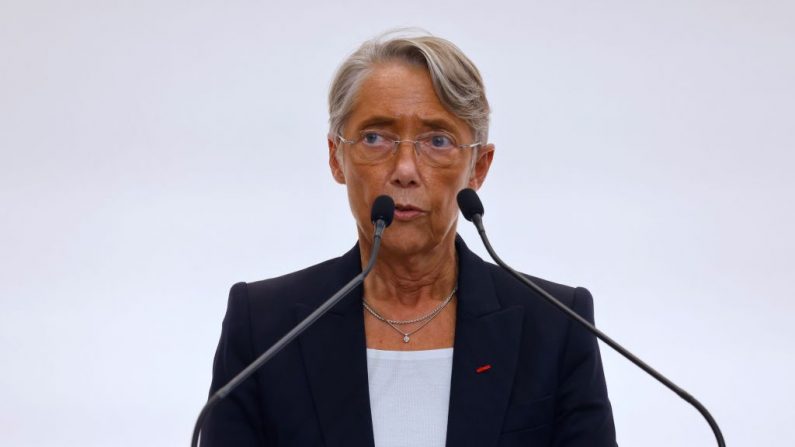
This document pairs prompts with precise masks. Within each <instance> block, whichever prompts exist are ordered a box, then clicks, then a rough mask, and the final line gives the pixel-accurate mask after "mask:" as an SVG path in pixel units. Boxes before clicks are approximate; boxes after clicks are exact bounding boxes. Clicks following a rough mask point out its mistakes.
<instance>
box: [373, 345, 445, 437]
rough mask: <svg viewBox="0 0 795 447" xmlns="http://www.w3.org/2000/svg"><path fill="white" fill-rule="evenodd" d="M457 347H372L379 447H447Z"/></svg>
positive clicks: (376, 427) (374, 425) (374, 426)
mask: <svg viewBox="0 0 795 447" xmlns="http://www.w3.org/2000/svg"><path fill="white" fill-rule="evenodd" d="M452 371H453V348H446V349H431V350H427V351H379V350H377V349H368V350H367V374H368V378H369V385H370V411H371V412H372V416H373V434H374V437H375V446H376V447H405V446H422V447H444V445H445V441H446V439H447V410H448V408H449V405H450V377H451V374H452Z"/></svg>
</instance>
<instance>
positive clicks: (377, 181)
mask: <svg viewBox="0 0 795 447" xmlns="http://www.w3.org/2000/svg"><path fill="white" fill-rule="evenodd" d="M363 131H377V132H382V133H388V134H391V135H394V136H395V137H397V138H399V139H400V140H414V139H415V137H416V136H417V135H421V134H426V133H428V132H431V131H444V132H447V133H449V134H450V135H452V136H453V137H454V138H455V140H456V141H457V143H458V144H471V143H475V141H474V136H473V134H472V131H471V130H470V128H469V126H468V125H467V124H466V122H464V121H462V120H461V119H460V118H458V117H456V116H455V115H453V114H452V113H450V112H449V111H447V110H446V109H445V108H444V106H443V105H442V104H441V102H440V101H439V98H437V96H436V93H435V92H434V90H433V85H432V83H431V78H430V75H429V74H428V71H427V70H426V69H425V68H424V67H418V66H412V65H409V64H405V63H399V62H395V63H386V64H382V65H378V66H376V67H375V68H374V69H373V70H372V72H371V73H370V74H369V75H368V76H367V78H366V79H365V80H364V82H363V83H362V85H361V87H360V89H359V92H358V95H357V98H356V101H355V103H354V106H353V109H352V113H351V115H350V117H349V118H348V120H347V122H346V123H345V127H344V128H343V131H342V136H343V137H345V138H346V139H348V140H358V139H359V138H360V135H361V133H362V132H363ZM332 137H333V136H332ZM339 144H340V143H339V140H334V139H333V138H330V139H329V164H330V166H331V171H332V174H333V175H334V178H335V179H336V180H337V181H338V182H339V183H342V184H345V185H346V186H347V189H348V201H349V202H350V206H351V210H352V211H353V215H354V218H355V219H356V222H357V226H358V231H359V235H360V237H364V238H365V239H366V240H369V239H370V238H372V233H373V225H372V223H371V222H370V207H371V206H372V203H373V200H375V198H376V197H378V196H379V195H381V194H387V195H389V196H391V197H392V198H393V199H394V200H395V206H396V209H395V218H394V220H393V222H392V225H391V226H390V227H389V229H388V230H387V231H386V232H385V233H384V239H383V247H384V250H389V251H390V252H393V253H398V254H417V253H422V252H425V251H428V250H432V249H433V248H434V247H437V246H439V245H440V244H444V243H448V242H451V241H452V240H453V239H454V238H455V231H456V221H457V218H458V205H457V203H456V195H457V194H458V191H460V190H461V189H463V188H466V187H470V188H473V189H478V188H479V187H480V185H481V183H482V182H483V180H484V179H485V177H486V174H487V172H488V170H489V166H490V165H491V160H492V157H493V155H494V148H493V146H491V145H484V146H480V149H479V150H478V151H477V152H475V150H474V149H460V151H461V152H460V155H459V156H458V157H457V158H456V159H455V161H454V162H453V164H452V165H450V166H444V167H439V166H432V165H430V164H428V163H427V161H426V158H425V157H423V156H422V155H420V154H417V153H416V152H415V148H414V145H413V144H412V143H410V142H406V143H401V144H400V145H399V146H398V148H397V150H396V151H395V153H394V154H393V155H392V156H391V157H388V158H386V159H385V160H383V161H380V162H377V163H372V162H368V163H364V162H362V161H360V160H358V159H357V157H355V156H352V155H351V151H352V150H354V148H353V146H352V145H351V144H344V145H342V146H341V147H338V145H339ZM338 149H339V150H340V151H341V153H340V154H339V155H340V157H337V154H336V151H337V150H338ZM472 157H476V158H477V159H476V160H474V162H473V159H472Z"/></svg>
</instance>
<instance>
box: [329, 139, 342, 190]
mask: <svg viewBox="0 0 795 447" xmlns="http://www.w3.org/2000/svg"><path fill="white" fill-rule="evenodd" d="M328 165H329V167H330V168H331V175H332V177H334V180H336V181H337V183H339V184H340V185H344V184H345V173H344V171H343V169H342V151H341V148H340V147H339V146H337V143H336V140H335V139H333V138H331V136H330V135H329V137H328Z"/></svg>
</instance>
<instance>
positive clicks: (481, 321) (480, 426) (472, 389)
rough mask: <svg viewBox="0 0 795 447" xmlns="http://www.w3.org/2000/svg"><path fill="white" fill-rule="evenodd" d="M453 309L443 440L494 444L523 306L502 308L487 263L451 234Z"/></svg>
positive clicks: (508, 391)
mask: <svg viewBox="0 0 795 447" xmlns="http://www.w3.org/2000/svg"><path fill="white" fill-rule="evenodd" d="M456 246H457V248H458V257H459V274H458V278H459V280H458V282H459V287H458V311H457V316H456V331H455V349H454V351H453V373H452V378H451V384H450V409H449V413H448V423H447V445H448V446H460V445H479V446H491V445H496V444H497V441H498V439H499V436H500V431H501V428H502V422H503V418H504V416H505V412H506V410H507V407H508V401H509V398H510V394H511V388H512V386H513V381H514V373H515V371H516V363H517V356H518V352H519V340H520V339H521V332H522V318H523V311H522V309H521V308H520V307H509V308H502V307H501V306H500V303H499V301H498V300H497V295H496V292H495V290H494V284H493V282H492V277H491V273H490V272H489V268H488V265H487V264H486V263H484V262H483V261H482V260H481V259H480V258H478V257H477V256H475V255H474V254H473V253H472V252H470V251H469V249H467V247H466V245H465V244H464V242H463V241H462V240H461V239H460V237H459V238H457V239H456Z"/></svg>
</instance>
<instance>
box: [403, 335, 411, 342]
mask: <svg viewBox="0 0 795 447" xmlns="http://www.w3.org/2000/svg"><path fill="white" fill-rule="evenodd" d="M409 341H411V337H409V336H408V334H403V343H408V342H409Z"/></svg>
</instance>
